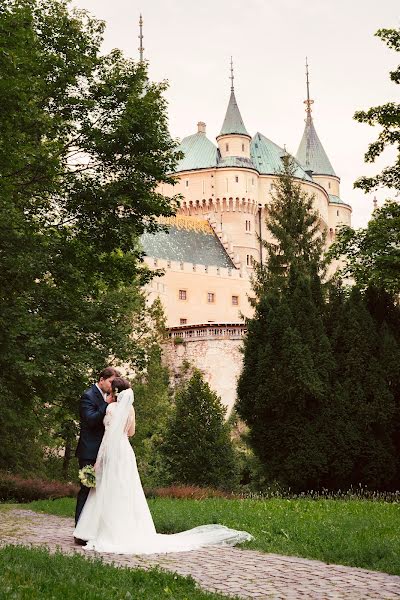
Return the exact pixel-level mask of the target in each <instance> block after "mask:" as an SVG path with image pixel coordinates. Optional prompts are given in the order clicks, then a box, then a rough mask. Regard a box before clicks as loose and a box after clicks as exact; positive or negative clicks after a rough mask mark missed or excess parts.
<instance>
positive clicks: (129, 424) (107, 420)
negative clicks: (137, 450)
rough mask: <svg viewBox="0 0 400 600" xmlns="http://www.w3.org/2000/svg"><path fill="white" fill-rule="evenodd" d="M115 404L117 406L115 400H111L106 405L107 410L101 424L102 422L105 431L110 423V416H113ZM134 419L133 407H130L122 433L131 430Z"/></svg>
mask: <svg viewBox="0 0 400 600" xmlns="http://www.w3.org/2000/svg"><path fill="white" fill-rule="evenodd" d="M116 406H117V403H116V402H111V404H109V405H108V406H107V411H106V414H105V417H104V419H103V424H104V427H105V429H106V431H107V429H108V428H109V427H110V425H111V421H112V417H113V414H114V411H115V407H116ZM134 420H135V413H134V410H133V408H132V407H131V410H130V413H129V417H128V420H127V422H126V425H125V427H124V433H128V432H130V431H131V430H132V425H133V422H134ZM131 435H132V434H131Z"/></svg>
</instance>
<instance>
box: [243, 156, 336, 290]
mask: <svg viewBox="0 0 400 600" xmlns="http://www.w3.org/2000/svg"><path fill="white" fill-rule="evenodd" d="M295 171H296V164H295V162H294V160H293V159H292V158H291V157H290V156H289V155H286V156H284V157H283V158H282V170H281V172H280V174H279V177H278V183H277V185H276V188H275V192H274V194H273V199H272V202H271V204H270V205H269V206H268V220H267V227H268V231H269V232H270V234H271V237H272V239H273V241H272V242H268V241H267V240H263V246H264V248H265V249H266V251H267V257H268V258H267V262H266V264H265V263H264V264H256V265H255V272H256V278H255V281H254V289H255V291H256V292H257V293H258V295H260V294H261V293H262V288H263V287H264V288H269V287H271V286H274V287H275V288H276V289H277V290H279V289H281V288H284V287H285V285H286V282H287V277H288V274H289V273H290V271H291V269H292V267H293V268H296V269H297V270H301V271H303V272H307V273H308V275H310V276H314V274H315V273H323V271H324V261H323V258H322V252H323V248H324V240H325V237H324V235H323V234H321V230H320V226H319V215H318V213H317V212H316V211H315V210H314V206H313V204H314V200H315V198H314V196H310V195H309V194H307V193H306V192H304V191H303V190H302V188H301V184H300V183H298V182H297V181H296V179H295V175H294V174H295Z"/></svg>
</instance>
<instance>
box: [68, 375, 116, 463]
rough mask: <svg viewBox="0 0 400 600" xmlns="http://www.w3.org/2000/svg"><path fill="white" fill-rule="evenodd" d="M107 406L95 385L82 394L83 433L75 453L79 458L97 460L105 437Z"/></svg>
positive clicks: (81, 416) (80, 410)
mask: <svg viewBox="0 0 400 600" xmlns="http://www.w3.org/2000/svg"><path fill="white" fill-rule="evenodd" d="M107 406H108V404H107V402H105V401H104V399H103V396H102V395H101V392H100V391H99V389H98V388H97V387H96V386H95V385H92V387H91V388H89V389H88V390H86V391H85V392H84V393H83V394H82V397H81V399H80V403H79V417H80V424H81V433H80V436H79V442H78V447H77V449H76V452H75V456H77V457H78V458H80V459H87V460H96V457H97V453H98V451H99V448H100V444H101V440H102V439H103V435H104V425H103V419H104V415H105V414H106V410H107Z"/></svg>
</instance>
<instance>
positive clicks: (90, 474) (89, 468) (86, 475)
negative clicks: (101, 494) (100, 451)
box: [78, 465, 96, 488]
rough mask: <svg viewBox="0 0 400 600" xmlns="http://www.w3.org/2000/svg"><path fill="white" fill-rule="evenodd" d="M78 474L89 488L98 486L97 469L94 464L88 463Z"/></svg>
mask: <svg viewBox="0 0 400 600" xmlns="http://www.w3.org/2000/svg"><path fill="white" fill-rule="evenodd" d="M78 475H79V479H80V481H81V483H82V484H83V485H85V486H86V487H88V488H94V487H96V471H95V468H94V466H93V465H86V467H83V469H81V470H80V471H79V473H78Z"/></svg>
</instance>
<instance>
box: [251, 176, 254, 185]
mask: <svg viewBox="0 0 400 600" xmlns="http://www.w3.org/2000/svg"><path fill="white" fill-rule="evenodd" d="M251 185H254V177H252V178H251Z"/></svg>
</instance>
